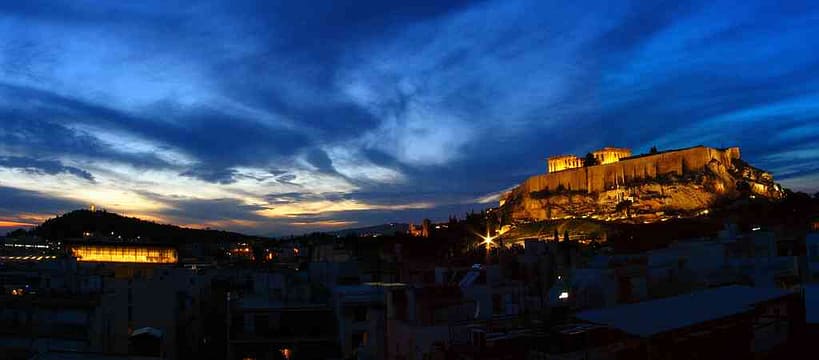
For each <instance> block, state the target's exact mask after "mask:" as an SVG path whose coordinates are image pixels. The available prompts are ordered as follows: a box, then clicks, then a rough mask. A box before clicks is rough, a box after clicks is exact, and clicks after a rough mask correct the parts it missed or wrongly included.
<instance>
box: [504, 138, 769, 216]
mask: <svg viewBox="0 0 819 360" xmlns="http://www.w3.org/2000/svg"><path fill="white" fill-rule="evenodd" d="M547 169H548V173H546V174H541V175H535V176H532V177H530V178H529V179H527V180H526V181H524V182H523V183H522V184H521V185H519V186H518V187H516V188H514V189H513V190H511V191H509V192H508V193H506V194H504V196H503V197H502V198H501V200H500V206H501V208H502V209H503V211H504V213H506V214H508V215H509V216H510V217H511V220H548V219H560V218H567V217H592V218H597V219H602V220H622V219H635V218H636V219H643V220H651V219H662V218H664V217H669V216H685V215H691V214H697V213H702V212H703V211H706V210H708V209H709V208H711V207H712V206H714V205H715V204H717V203H719V202H720V201H721V200H732V199H737V198H739V197H742V196H753V197H764V198H770V199H777V198H780V197H782V194H783V193H782V188H781V187H780V186H779V185H777V184H775V183H774V182H773V177H772V176H771V174H769V173H767V172H765V171H762V170H759V169H756V168H754V167H752V166H750V165H748V164H747V163H745V162H744V161H743V160H742V159H741V158H740V149H739V147H729V148H725V149H716V148H711V147H707V146H694V147H690V148H685V149H677V150H668V151H656V150H653V151H652V152H651V153H649V154H643V155H636V156H633V155H632V154H631V150H629V149H626V148H614V147H606V148H603V149H600V150H597V151H594V152H592V153H590V154H589V155H588V156H587V157H586V158H580V157H577V156H574V155H560V156H552V157H549V158H548V159H547Z"/></svg>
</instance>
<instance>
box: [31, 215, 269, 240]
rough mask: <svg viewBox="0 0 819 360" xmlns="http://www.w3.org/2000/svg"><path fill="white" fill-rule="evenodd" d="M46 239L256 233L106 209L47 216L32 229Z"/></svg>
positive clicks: (237, 237)
mask: <svg viewBox="0 0 819 360" xmlns="http://www.w3.org/2000/svg"><path fill="white" fill-rule="evenodd" d="M31 232H32V233H34V234H35V235H38V236H40V237H42V238H46V239H49V240H70V239H81V238H83V237H93V238H95V239H98V240H139V241H145V242H163V243H188V242H194V241H197V242H198V241H207V242H210V241H213V242H215V241H231V242H232V241H242V240H252V239H256V238H255V237H251V236H247V235H243V234H239V233H234V232H228V231H220V230H200V229H190V228H184V227H179V226H175V225H167V224H157V223H155V222H152V221H146V220H142V219H138V218H134V217H126V216H122V215H119V214H115V213H111V212H106V211H90V210H75V211H72V212H70V213H67V214H65V215H61V216H58V217H56V218H52V219H49V220H46V221H45V222H44V223H42V224H41V225H40V226H37V227H36V228H34V229H32V230H31Z"/></svg>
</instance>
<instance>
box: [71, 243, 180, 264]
mask: <svg viewBox="0 0 819 360" xmlns="http://www.w3.org/2000/svg"><path fill="white" fill-rule="evenodd" d="M69 251H70V254H71V255H72V256H74V257H76V258H77V261H79V262H109V263H131V264H176V263H177V261H179V256H178V254H177V252H176V249H174V248H172V247H169V246H149V245H144V246H134V245H125V244H73V245H70V246H69Z"/></svg>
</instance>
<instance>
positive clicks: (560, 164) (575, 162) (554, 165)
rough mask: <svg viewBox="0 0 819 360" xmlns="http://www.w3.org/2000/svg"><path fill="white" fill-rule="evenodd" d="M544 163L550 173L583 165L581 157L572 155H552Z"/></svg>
mask: <svg viewBox="0 0 819 360" xmlns="http://www.w3.org/2000/svg"><path fill="white" fill-rule="evenodd" d="M546 163H547V164H548V166H549V172H550V173H553V172H557V171H561V170H566V169H575V168H579V167H583V159H581V158H579V157H577V156H574V155H559V156H552V157H550V158H548V159H546Z"/></svg>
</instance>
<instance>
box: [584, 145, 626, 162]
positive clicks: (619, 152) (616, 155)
mask: <svg viewBox="0 0 819 360" xmlns="http://www.w3.org/2000/svg"><path fill="white" fill-rule="evenodd" d="M592 154H593V155H594V158H595V159H597V161H599V162H600V164H611V163H615V162H618V161H620V159H622V158H626V157H629V156H631V150H629V149H625V148H610V147H607V148H603V149H600V150H597V151H595V152H593V153H592Z"/></svg>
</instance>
